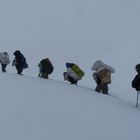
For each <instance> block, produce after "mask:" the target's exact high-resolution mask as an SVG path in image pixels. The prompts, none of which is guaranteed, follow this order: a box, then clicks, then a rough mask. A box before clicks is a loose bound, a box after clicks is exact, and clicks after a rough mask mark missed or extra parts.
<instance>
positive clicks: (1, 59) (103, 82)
mask: <svg viewBox="0 0 140 140" xmlns="http://www.w3.org/2000/svg"><path fill="white" fill-rule="evenodd" d="M13 55H14V56H15V58H14V60H13V61H12V66H15V68H16V70H17V74H20V75H22V72H23V70H24V69H26V68H29V67H28V64H27V61H26V58H25V57H24V55H23V54H22V53H21V52H20V51H19V50H16V51H15V52H14V53H13ZM0 63H1V67H2V72H6V67H7V65H8V64H10V59H9V54H8V53H7V52H1V53H0ZM38 67H39V74H38V77H39V78H45V79H48V78H49V75H50V74H52V72H53V70H54V66H53V65H52V63H51V61H50V59H49V58H44V59H42V60H41V61H40V62H39V64H38ZM91 70H93V74H92V76H93V79H94V80H95V82H96V84H97V86H96V88H95V91H96V92H99V93H103V94H108V85H109V84H110V83H111V74H112V73H114V72H115V70H114V68H113V67H111V66H110V65H107V64H105V63H103V62H102V61H101V60H97V61H96V62H95V63H94V64H93V66H92V68H91ZM136 71H137V72H138V74H137V75H136V77H135V78H134V80H133V81H132V87H133V88H135V89H136V90H137V91H140V64H138V65H136ZM84 75H85V73H84V71H83V70H82V69H81V68H80V67H79V66H78V65H77V64H74V63H69V62H67V63H66V71H65V72H64V73H63V76H64V80H65V81H68V82H70V83H71V84H75V85H77V83H78V81H79V80H81V79H82V78H83V77H84Z"/></svg>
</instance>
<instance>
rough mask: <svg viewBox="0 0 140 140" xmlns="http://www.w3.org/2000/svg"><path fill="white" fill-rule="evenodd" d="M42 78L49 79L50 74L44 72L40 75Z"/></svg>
mask: <svg viewBox="0 0 140 140" xmlns="http://www.w3.org/2000/svg"><path fill="white" fill-rule="evenodd" d="M40 77H41V78H44V79H48V78H49V77H48V73H46V72H44V73H41V75H40Z"/></svg>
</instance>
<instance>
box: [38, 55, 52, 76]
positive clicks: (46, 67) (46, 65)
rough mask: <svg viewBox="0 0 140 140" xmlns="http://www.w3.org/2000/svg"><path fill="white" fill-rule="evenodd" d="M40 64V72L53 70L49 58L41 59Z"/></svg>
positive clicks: (48, 72) (49, 72)
mask: <svg viewBox="0 0 140 140" xmlns="http://www.w3.org/2000/svg"><path fill="white" fill-rule="evenodd" d="M40 64H41V67H42V73H46V72H47V74H51V73H52V72H53V69H54V67H53V65H52V63H51V62H50V60H49V58H46V59H42V60H41V61H40Z"/></svg>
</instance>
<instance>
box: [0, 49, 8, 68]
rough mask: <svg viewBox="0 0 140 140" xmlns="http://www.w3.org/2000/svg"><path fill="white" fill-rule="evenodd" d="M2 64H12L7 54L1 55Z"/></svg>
mask: <svg viewBox="0 0 140 140" xmlns="http://www.w3.org/2000/svg"><path fill="white" fill-rule="evenodd" d="M0 62H1V63H2V64H6V65H8V64H9V63H10V59H9V55H8V53H7V52H2V53H0Z"/></svg>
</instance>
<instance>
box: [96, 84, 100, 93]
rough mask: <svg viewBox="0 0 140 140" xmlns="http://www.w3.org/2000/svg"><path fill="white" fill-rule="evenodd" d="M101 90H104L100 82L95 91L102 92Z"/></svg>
mask: <svg viewBox="0 0 140 140" xmlns="http://www.w3.org/2000/svg"><path fill="white" fill-rule="evenodd" d="M101 90H102V89H101V85H100V84H97V86H96V88H95V91H96V92H99V93H101Z"/></svg>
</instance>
